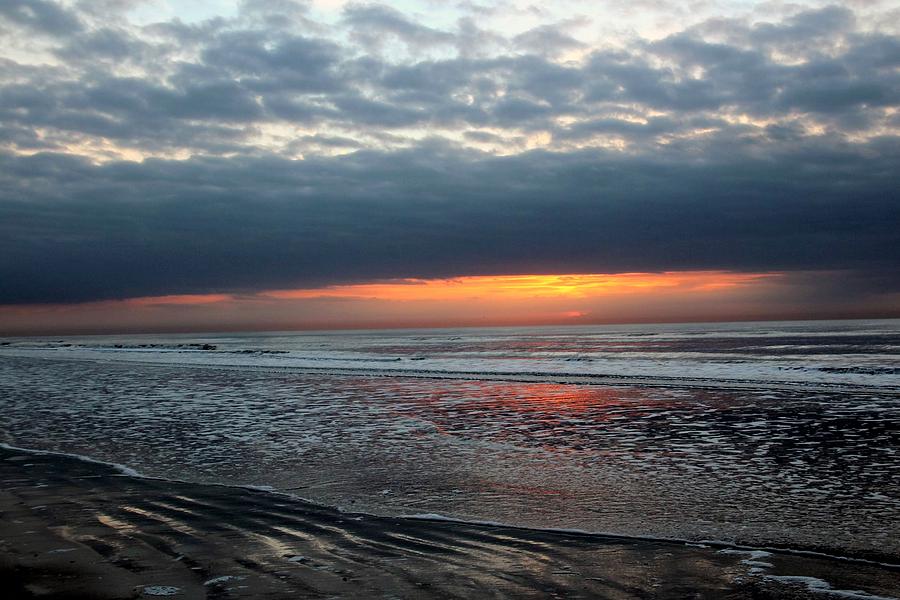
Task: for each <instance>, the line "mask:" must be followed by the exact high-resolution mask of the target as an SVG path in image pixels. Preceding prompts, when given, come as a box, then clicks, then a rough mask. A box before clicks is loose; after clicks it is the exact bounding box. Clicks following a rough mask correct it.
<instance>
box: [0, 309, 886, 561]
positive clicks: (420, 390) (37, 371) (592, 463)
mask: <svg viewBox="0 0 900 600" xmlns="http://www.w3.org/2000/svg"><path fill="white" fill-rule="evenodd" d="M0 343H3V344H5V345H2V346H0V441H2V442H5V443H8V444H12V445H16V446H22V447H29V448H37V449H44V450H54V451H62V452H69V453H76V454H81V455H85V456H89V457H92V458H95V459H99V460H105V461H110V462H115V463H120V464H124V465H127V466H129V467H132V468H134V469H136V470H138V471H139V472H142V473H144V474H146V475H151V476H157V477H164V478H173V479H182V480H190V481H202V482H215V483H225V484H235V485H256V486H269V487H272V488H275V489H278V490H282V491H287V492H289V493H293V494H296V495H298V496H301V497H304V498H307V499H310V500H313V501H316V502H320V503H325V504H329V505H333V506H338V507H341V508H343V509H346V510H354V511H365V512H372V513H377V514H389V515H416V514H438V515H444V516H447V517H452V518H459V519H469V520H484V521H496V522H503V523H509V524H515V525H521V526H526V527H542V528H543V527H553V528H572V529H581V530H587V531H599V532H608V533H616V534H622V535H633V536H650V537H665V538H678V539H690V540H695V541H700V540H710V539H715V540H724V541H730V542H735V543H739V544H748V545H754V546H771V545H780V546H788V547H794V548H806V549H816V550H822V551H827V552H831V553H837V554H841V553H844V554H866V555H878V556H900V456H898V451H900V321H897V320H886V321H818V322H789V323H784V322H781V323H729V324H677V325H635V326H624V325H623V326H597V327H571V328H559V327H557V328H497V329H455V330H395V331H353V332H295V333H254V334H215V335H213V334H203V335H194V334H190V335H188V334H182V335H141V336H137V335H131V336H84V337H75V336H63V337H54V338H6V339H3V340H0Z"/></svg>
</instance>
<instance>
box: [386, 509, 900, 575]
mask: <svg viewBox="0 0 900 600" xmlns="http://www.w3.org/2000/svg"><path fill="white" fill-rule="evenodd" d="M373 516H378V515H373ZM399 518H401V519H418V520H422V521H448V522H451V523H460V524H464V525H485V526H488V527H504V528H506V529H521V530H525V531H545V532H553V533H574V534H578V535H590V536H598V537H606V538H617V539H623V540H640V541H645V542H666V543H673V544H681V545H685V546H694V547H696V546H698V545H701V546H702V545H705V546H712V547H715V548H722V549H725V550H727V551H733V552H740V553H753V554H756V553H761V554H766V555H771V554H792V555H798V556H809V557H815V558H825V559H831V560H843V561H848V562H853V563H861V564H868V565H875V566H879V567H887V568H889V569H900V563H887V562H880V561H876V560H871V559H868V558H859V557H856V556H841V555H839V554H828V553H825V552H816V551H815V550H801V549H795V548H775V547H767V546H764V547H760V548H757V547H753V546H744V545H741V544H735V543H733V542H726V541H724V540H689V539H685V538H672V537H659V536H650V535H626V534H622V533H614V532H611V531H590V530H587V529H571V528H559V527H523V526H521V525H510V524H508V523H500V522H497V521H479V520H467V519H458V518H455V517H448V516H446V515H441V514H437V513H420V514H413V515H400V516H399ZM761 554H760V555H761Z"/></svg>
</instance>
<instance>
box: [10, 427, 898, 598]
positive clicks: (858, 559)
mask: <svg viewBox="0 0 900 600" xmlns="http://www.w3.org/2000/svg"><path fill="white" fill-rule="evenodd" d="M4 451H8V452H13V453H22V454H26V455H34V456H47V457H50V458H54V457H55V458H60V459H63V460H76V461H82V462H85V463H88V464H91V465H97V466H100V467H106V468H111V469H114V470H115V471H117V472H118V475H121V476H126V477H134V478H137V479H146V480H149V481H155V482H159V483H160V484H163V485H165V484H172V485H201V486H209V487H214V488H224V489H225V490H228V489H234V490H244V491H251V492H254V493H259V494H271V495H273V496H276V497H281V498H287V499H289V500H291V501H299V502H302V503H304V504H309V505H313V506H317V507H320V508H325V509H331V510H334V511H336V512H338V513H341V514H353V515H356V516H365V517H370V518H379V519H380V518H391V519H406V520H411V521H425V522H437V523H456V524H459V525H465V526H484V527H500V528H503V529H510V530H519V531H523V532H533V533H535V534H551V535H556V534H562V535H584V536H591V537H599V538H604V539H611V540H622V541H624V542H635V543H641V542H649V543H664V544H674V545H681V546H689V547H708V548H713V549H715V550H717V551H727V552H731V551H735V552H749V553H752V552H768V553H782V554H788V555H793V556H797V557H808V558H817V559H825V560H836V561H844V562H848V563H858V564H861V565H871V566H875V567H883V568H886V569H891V570H896V571H898V572H900V556H898V555H895V554H891V553H874V552H857V553H853V552H852V551H848V552H847V553H844V554H838V553H835V552H834V551H833V550H830V549H820V548H817V547H814V546H812V547H799V546H785V545H766V544H760V545H749V544H742V543H739V542H729V541H726V540H716V539H697V540H692V539H686V538H675V537H661V536H652V535H628V534H624V533H616V532H612V531H590V530H586V529H578V528H566V527H528V526H523V525H516V524H513V523H505V522H500V521H487V520H479V519H464V518H458V517H453V516H451V515H443V514H439V513H424V514H399V515H391V516H388V515H379V514H377V513H373V512H366V511H359V510H353V511H348V510H345V509H344V508H343V507H341V506H333V505H329V504H323V503H321V502H317V501H315V500H312V499H309V498H305V497H303V496H300V495H298V494H295V493H293V492H291V491H288V490H281V489H278V488H276V487H273V486H268V485H250V484H232V483H218V482H214V481H203V482H195V481H189V480H186V479H177V478H171V477H162V476H156V475H147V474H144V473H141V472H140V471H137V470H135V469H133V468H132V467H129V466H128V465H124V464H121V463H115V462H110V461H105V460H101V459H96V458H93V457H90V456H85V455H83V454H76V453H72V452H64V451H58V450H43V449H37V448H26V447H22V446H15V445H12V444H8V443H6V442H0V460H3V456H2V453H3V452H4ZM898 600H900V599H898Z"/></svg>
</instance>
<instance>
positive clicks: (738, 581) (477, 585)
mask: <svg viewBox="0 0 900 600" xmlns="http://www.w3.org/2000/svg"><path fill="white" fill-rule="evenodd" d="M0 481H2V486H0V590H2V597H3V598H141V597H157V596H165V595H168V596H170V597H173V598H455V597H463V598H498V597H503V598H529V597H530V598H555V597H559V598H726V599H728V598H734V599H737V598H820V599H821V598H829V597H834V598H838V597H845V598H846V597H851V598H852V597H856V598H872V596H865V595H858V594H857V595H856V596H852V595H847V594H846V593H844V594H843V596H840V595H836V594H835V593H834V592H833V590H865V592H867V593H868V594H874V595H878V596H882V597H889V596H896V595H900V571H898V570H897V569H895V568H891V567H887V566H879V565H876V564H871V563H865V562H858V561H848V560H836V559H829V558H824V557H800V556H795V555H791V554H782V553H773V554H772V555H770V556H765V557H760V556H757V557H755V561H756V562H754V557H751V556H750V555H749V554H747V553H735V552H721V551H720V550H722V548H716V547H698V546H691V545H685V544H680V543H675V542H662V541H660V542H656V541H646V540H634V539H626V538H617V537H609V536H597V535H584V534H572V533H561V532H547V531H534V530H525V529H516V528H509V527H496V526H486V525H471V524H463V523H451V522H443V521H425V520H416V519H402V518H381V517H373V516H368V515H359V514H352V513H342V512H339V511H336V510H333V509H329V508H325V507H321V506H317V505H314V504H309V503H306V502H303V501H300V500H297V499H293V498H290V497H287V496H283V495H278V494H271V493H266V492H262V491H256V490H251V489H243V488H233V487H222V486H214V485H199V484H189V483H178V482H170V481H163V480H156V479H144V478H138V477H129V476H125V475H121V474H120V473H119V472H118V471H117V470H116V469H114V468H113V467H111V466H107V465H103V464H96V463H90V462H85V461H82V460H78V459H75V458H68V457H63V456H54V455H44V454H32V453H24V452H19V451H14V450H6V449H0ZM748 561H749V563H750V564H748ZM763 564H768V565H770V566H763ZM754 567H756V569H758V571H757V572H756V573H751V569H753V568H754ZM772 576H776V577H777V576H782V577H784V576H792V577H796V576H804V577H813V578H818V579H822V580H827V582H828V583H829V584H830V585H831V589H832V591H826V590H825V589H822V587H821V586H822V583H815V582H814V580H811V579H806V580H800V579H780V580H779V579H777V578H772ZM811 582H813V587H815V586H816V585H818V586H819V587H820V589H819V591H815V590H812V589H810V583H811Z"/></svg>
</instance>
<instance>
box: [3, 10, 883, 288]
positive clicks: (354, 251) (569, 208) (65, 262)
mask: <svg viewBox="0 0 900 600" xmlns="http://www.w3.org/2000/svg"><path fill="white" fill-rule="evenodd" d="M113 4H114V5H115V6H117V7H119V8H115V9H111V10H112V11H113V12H115V14H116V17H115V19H112V18H111V19H108V20H104V19H103V18H102V15H100V14H99V13H98V11H96V10H94V11H93V12H92V11H91V10H88V9H87V8H85V6H86V5H83V4H76V5H74V8H73V7H72V6H71V5H65V6H63V5H61V4H55V3H52V2H48V1H40V2H29V3H27V4H25V3H20V2H15V1H8V2H0V18H2V25H0V27H3V28H4V33H5V34H8V37H9V39H10V40H12V41H13V42H15V43H14V44H11V45H10V48H13V50H10V51H9V53H8V55H6V56H4V57H2V58H0V163H2V164H0V167H2V169H0V303H6V304H9V303H27V302H66V301H89V300H102V299H112V298H126V297H135V296H153V295H170V294H204V293H232V292H235V293H237V292H252V291H255V290H261V289H276V288H291V287H297V286H318V285H327V284H337V283H347V282H359V281H366V280H369V279H378V278H398V277H399V278H402V277H452V276H458V275H477V274H498V273H527V272H573V271H576V272H601V273H603V272H626V271H660V270H691V269H715V270H736V271H753V272H761V271H766V270H779V271H785V270H799V271H804V272H810V271H816V270H827V271H829V272H842V273H853V274H854V275H853V277H854V278H856V279H853V281H855V282H862V283H858V285H857V283H854V285H855V286H857V287H856V288H853V289H861V288H863V287H866V286H867V285H872V286H876V282H878V283H877V286H882V287H883V286H885V285H888V287H892V286H896V285H897V280H898V278H897V274H896V265H897V264H898V250H897V248H900V239H898V233H897V232H898V231H900V218H898V209H897V202H898V196H897V190H898V189H900V185H898V184H900V181H898V175H897V174H896V171H897V169H896V165H897V164H900V136H898V133H900V118H898V108H900V69H898V67H900V40H898V38H897V36H896V35H891V34H890V33H888V32H886V31H885V30H884V29H874V28H871V27H869V26H868V25H867V23H869V22H871V19H872V15H871V14H870V13H866V15H867V16H866V18H861V17H859V15H858V13H857V12H854V11H851V10H850V9H848V8H845V7H825V8H815V9H809V10H806V11H803V12H797V11H794V12H793V13H792V14H791V15H789V16H787V17H785V18H783V19H780V20H771V19H770V20H766V21H759V20H757V21H753V20H751V19H750V18H748V17H737V16H733V15H719V16H718V17H716V18H713V19H709V20H706V21H703V22H701V23H696V22H690V23H686V24H685V26H684V28H683V30H682V31H678V32H675V33H672V34H671V35H667V36H660V37H657V38H654V39H649V38H641V37H639V36H636V35H633V36H630V37H627V38H623V39H621V40H618V41H617V43H616V44H612V43H610V44H605V43H595V44H593V45H588V43H587V41H586V40H584V39H581V38H577V37H576V36H575V31H574V27H576V26H580V25H583V24H584V23H582V22H580V21H579V22H560V21H559V20H558V19H553V18H551V17H549V16H547V15H544V14H543V13H541V12H540V11H538V12H535V11H532V10H528V9H521V10H520V9H514V7H512V6H505V7H504V5H502V4H497V5H496V6H493V7H492V8H490V10H488V9H484V7H479V6H476V5H471V4H468V5H467V7H466V10H465V12H464V13H462V16H461V17H460V18H455V19H448V20H446V21H445V22H444V25H441V23H439V22H438V21H434V22H428V23H426V22H425V21H424V20H423V19H421V18H415V17H413V16H410V15H409V14H406V13H403V12H400V11H398V10H396V9H394V8H391V7H389V6H385V5H380V4H349V5H347V6H345V7H344V9H343V11H342V12H341V13H340V18H339V19H338V20H337V21H336V22H333V23H326V22H317V21H315V20H314V19H313V11H311V10H308V9H307V5H306V4H305V3H295V2H288V1H286V0H285V1H280V2H274V3H273V2H256V1H253V2H251V1H247V2H244V3H242V4H241V6H240V7H239V10H238V12H237V15H236V16H234V17H231V18H224V17H217V18H212V19H208V20H205V21H197V22H191V23H185V22H182V21H180V20H177V19H173V20H170V21H166V22H160V23H154V24H150V25H137V24H134V23H130V22H129V21H128V19H127V14H128V10H127V9H128V7H129V6H130V5H129V4H128V3H118V2H114V3H113ZM110 6H113V5H110ZM482 9H484V10H482ZM792 10H793V9H792ZM872 10H875V9H872ZM504 11H507V12H504ZM474 15H480V16H483V17H484V19H481V18H480V17H476V16H474ZM503 15H508V16H510V17H513V16H514V17H515V18H517V19H526V17H527V19H526V20H527V21H528V23H527V25H524V26H522V28H521V29H520V30H515V29H512V28H510V29H499V28H496V27H494V26H493V25H492V24H495V23H496V22H497V20H499V19H502V17H503ZM488 17H490V19H488ZM534 20H539V24H538V25H534ZM446 23H450V25H446ZM583 29H588V28H583ZM35 32H37V33H40V34H41V35H38V36H36V35H34V34H35ZM385 40H388V42H385ZM32 46H33V47H34V51H33V52H31V48H32ZM26 47H27V48H29V52H28V53H27V56H24V55H22V54H21V53H17V51H14V50H15V48H26ZM573 50H576V51H577V53H575V54H573V53H572V52H571V51H573ZM576 54H577V56H578V58H577V60H575V59H572V56H575V55H576ZM35 56H38V57H39V58H40V60H38V59H36V58H34V57H35ZM338 155H339V156H338ZM300 156H302V158H303V160H295V159H296V158H298V157H300ZM847 277H848V281H850V278H851V276H850V275H847ZM885 282H887V283H885ZM839 287H840V286H835V287H834V289H835V290H836V289H837V288H839ZM851 287H852V286H849V285H848V288H847V289H850V288H851ZM835 293H836V292H835Z"/></svg>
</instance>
